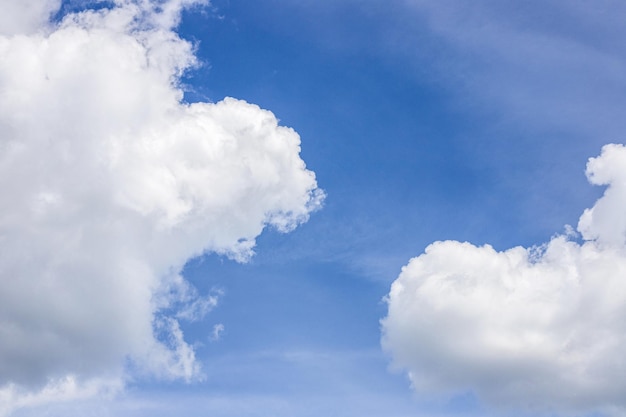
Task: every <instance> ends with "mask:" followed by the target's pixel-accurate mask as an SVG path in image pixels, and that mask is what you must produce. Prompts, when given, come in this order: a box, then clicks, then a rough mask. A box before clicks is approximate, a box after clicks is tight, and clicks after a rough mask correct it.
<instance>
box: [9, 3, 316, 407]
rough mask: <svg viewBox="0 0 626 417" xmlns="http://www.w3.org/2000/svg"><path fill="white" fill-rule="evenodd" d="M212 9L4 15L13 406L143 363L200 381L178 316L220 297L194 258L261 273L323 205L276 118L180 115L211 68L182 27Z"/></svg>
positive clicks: (151, 6) (141, 6) (254, 112)
mask: <svg viewBox="0 0 626 417" xmlns="http://www.w3.org/2000/svg"><path fill="white" fill-rule="evenodd" d="M31 3H32V4H31ZM197 3H202V2H198V1H193V0H169V1H158V2H157V1H154V2H153V1H149V0H117V1H115V2H114V5H113V6H111V7H110V8H105V9H101V10H83V11H81V12H76V13H70V14H67V15H65V16H64V17H63V19H62V20H61V21H60V22H58V23H50V21H49V19H50V16H51V13H54V12H55V11H56V10H57V9H58V7H59V6H60V2H59V1H38V2H33V1H25V2H10V1H2V2H1V4H2V5H3V16H2V18H1V19H0V56H2V60H0V91H1V94H0V190H1V191H2V194H3V196H2V197H3V198H2V199H1V200H0V286H1V289H2V290H1V291H0V398H4V399H7V400H6V401H7V402H5V404H7V403H10V404H13V405H15V406H16V405H20V404H23V403H24V401H26V400H24V398H26V399H27V398H34V396H36V395H37V394H33V392H35V391H36V390H39V389H42V391H39V393H40V394H41V395H43V396H44V397H45V393H46V392H52V391H54V390H58V389H61V388H62V387H64V386H71V387H73V388H72V390H69V391H68V392H85V389H82V388H80V389H78V388H76V386H79V387H80V386H81V384H83V385H84V386H88V387H91V388H88V389H87V390H88V391H90V392H91V391H93V386H94V385H93V381H95V380H97V379H100V380H102V381H113V382H111V383H108V382H107V383H106V384H105V385H106V386H107V387H110V386H116V384H118V382H119V377H120V376H121V375H122V374H123V373H124V372H128V369H126V368H125V366H124V364H125V363H126V362H127V361H130V363H132V369H133V372H134V373H135V374H142V375H158V376H161V377H165V378H183V379H186V380H191V379H194V378H197V377H198V376H199V375H200V371H199V365H198V364H197V362H196V360H195V357H194V351H193V349H192V347H191V346H190V345H188V344H187V343H186V342H185V340H184V337H183V334H182V331H181V329H180V325H179V320H196V319H198V318H199V317H201V316H202V315H204V314H206V312H208V311H209V310H210V309H211V308H212V307H214V306H215V305H216V303H217V297H218V296H219V294H217V295H216V294H213V295H211V296H208V297H206V296H205V297H204V298H202V297H200V295H199V294H197V292H196V291H195V290H194V289H193V288H192V287H191V286H190V284H189V283H187V282H186V281H185V280H184V279H183V278H182V277H181V276H180V271H181V268H182V267H183V265H184V264H185V262H186V261H187V260H189V259H190V258H192V257H194V256H198V255H201V254H203V253H206V252H216V253H219V254H224V255H226V256H229V257H231V258H233V259H235V260H239V261H245V260H247V259H248V258H249V257H250V256H251V255H252V254H253V247H254V244H255V238H256V237H257V236H258V235H259V234H260V233H261V232H262V230H263V229H264V228H265V227H267V226H270V227H274V228H276V229H278V230H279V231H282V232H287V231H290V230H292V229H293V228H294V227H296V226H297V225H298V224H300V223H302V222H305V221H306V220H307V219H308V216H309V213H310V212H311V211H313V210H315V209H316V208H318V207H319V206H320V204H321V202H322V199H323V193H322V192H321V191H320V190H319V189H318V188H317V184H316V181H315V175H314V174H313V173H312V172H311V171H309V170H307V169H306V167H305V164H304V162H303V161H302V160H301V159H300V157H299V152H300V138H299V136H298V134H297V133H296V132H294V131H293V130H292V129H290V128H287V127H282V126H279V125H278V121H277V119H276V118H275V116H274V115H273V114H272V113H271V112H269V111H266V110H262V109H260V108H259V107H258V106H256V105H253V104H249V103H246V102H244V101H241V100H236V99H233V98H226V99H224V100H223V101H220V102H218V103H215V104H213V103H194V104H184V103H182V98H183V91H182V90H181V88H180V87H179V79H180V76H181V75H182V74H183V73H184V71H186V70H188V69H190V68H193V67H194V66H195V65H197V62H196V59H195V57H194V54H193V46H192V45H191V44H190V43H189V42H186V41H184V40H182V39H180V38H179V37H178V36H177V34H176V33H175V32H174V28H175V26H176V25H177V23H178V19H179V15H180V11H181V8H182V7H185V6H191V5H194V4H197ZM5 5H6V6H7V7H6V8H4V6H5ZM172 309H174V310H175V311H174V312H172V313H171V314H169V313H167V312H171V310H172ZM85 381H91V382H89V383H87V382H85ZM89 384H91V385H89ZM59 387H60V388H59ZM107 389H108V388H107ZM33 390H35V391H33ZM55 392H56V391H55ZM20 393H22V394H24V393H28V395H26V394H24V395H22V394H20ZM42 393H43V394H42ZM18 394H19V395H18ZM20 395H21V396H20ZM25 395H26V396H25ZM29 395H30V397H28V396H29ZM40 397H41V396H40ZM40 397H38V398H40ZM56 397H63V395H56ZM26 402H28V401H26ZM10 408H11V405H9V406H8V408H6V409H5V410H4V411H5V412H7V410H9V409H10Z"/></svg>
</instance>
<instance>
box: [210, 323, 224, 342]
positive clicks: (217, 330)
mask: <svg viewBox="0 0 626 417" xmlns="http://www.w3.org/2000/svg"><path fill="white" fill-rule="evenodd" d="M222 332H224V325H223V324H222V323H218V324H216V325H215V326H213V332H212V333H211V341H212V342H217V341H218V340H220V338H221V337H222Z"/></svg>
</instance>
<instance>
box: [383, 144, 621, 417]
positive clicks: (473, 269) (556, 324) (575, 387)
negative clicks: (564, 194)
mask: <svg viewBox="0 0 626 417" xmlns="http://www.w3.org/2000/svg"><path fill="white" fill-rule="evenodd" d="M625 167H626V148H625V147H624V146H622V145H607V146H605V147H604V148H603V150H602V155H601V156H599V157H597V158H592V159H590V160H589V163H588V165H587V176H588V178H589V180H590V181H591V182H592V183H593V184H598V185H607V186H608V188H607V189H606V191H605V193H604V196H603V197H602V198H600V200H598V201H597V203H596V204H595V205H594V206H593V208H591V209H588V210H586V211H585V212H584V214H583V215H582V216H581V218H580V222H579V224H578V231H579V232H580V233H581V234H582V238H583V239H582V242H581V243H577V242H576V241H574V240H573V239H572V238H573V237H574V235H575V232H574V231H573V230H570V233H568V234H566V235H559V236H555V237H554V238H553V239H552V240H551V241H550V242H548V243H546V244H545V245H543V246H539V247H533V248H528V249H526V248H522V247H516V248H513V249H509V250H507V251H504V252H497V251H495V250H494V249H493V248H492V247H490V246H489V245H485V246H482V247H477V246H474V245H472V244H469V243H460V242H455V241H446V242H436V243H433V244H432V245H430V246H429V247H428V248H427V249H426V252H425V253H424V254H422V255H421V256H418V257H417V258H414V259H412V260H411V261H410V262H409V264H408V265H407V266H405V267H404V268H403V269H402V273H401V274H400V276H399V277H398V279H397V280H396V281H395V282H394V283H393V285H392V288H391V291H390V293H389V295H388V305H389V311H388V316H387V317H386V318H385V319H384V320H383V321H382V328H383V345H384V347H385V348H386V349H387V350H388V351H389V352H390V353H391V355H392V357H393V361H394V363H395V365H396V366H398V367H400V368H404V369H407V370H408V372H409V376H410V379H411V381H412V384H413V385H414V387H415V389H416V390H418V392H421V393H430V394H439V395H443V396H449V395H454V394H459V393H467V392H472V393H473V394H475V395H476V396H478V397H479V398H480V399H482V400H484V401H486V402H487V403H489V404H491V405H494V406H497V407H502V408H509V409H510V408H511V407H515V408H518V409H519V408H523V409H527V410H535V411H559V412H576V413H580V412H586V411H591V410H601V411H604V412H608V413H616V414H620V415H623V412H624V410H626V401H625V398H626V396H625V395H624V393H625V392H626V378H625V377H624V375H626V360H625V359H624V354H623V352H624V351H625V350H626V320H625V318H626V279H625V278H626V216H625V211H624V207H625V206H626V169H625Z"/></svg>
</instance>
